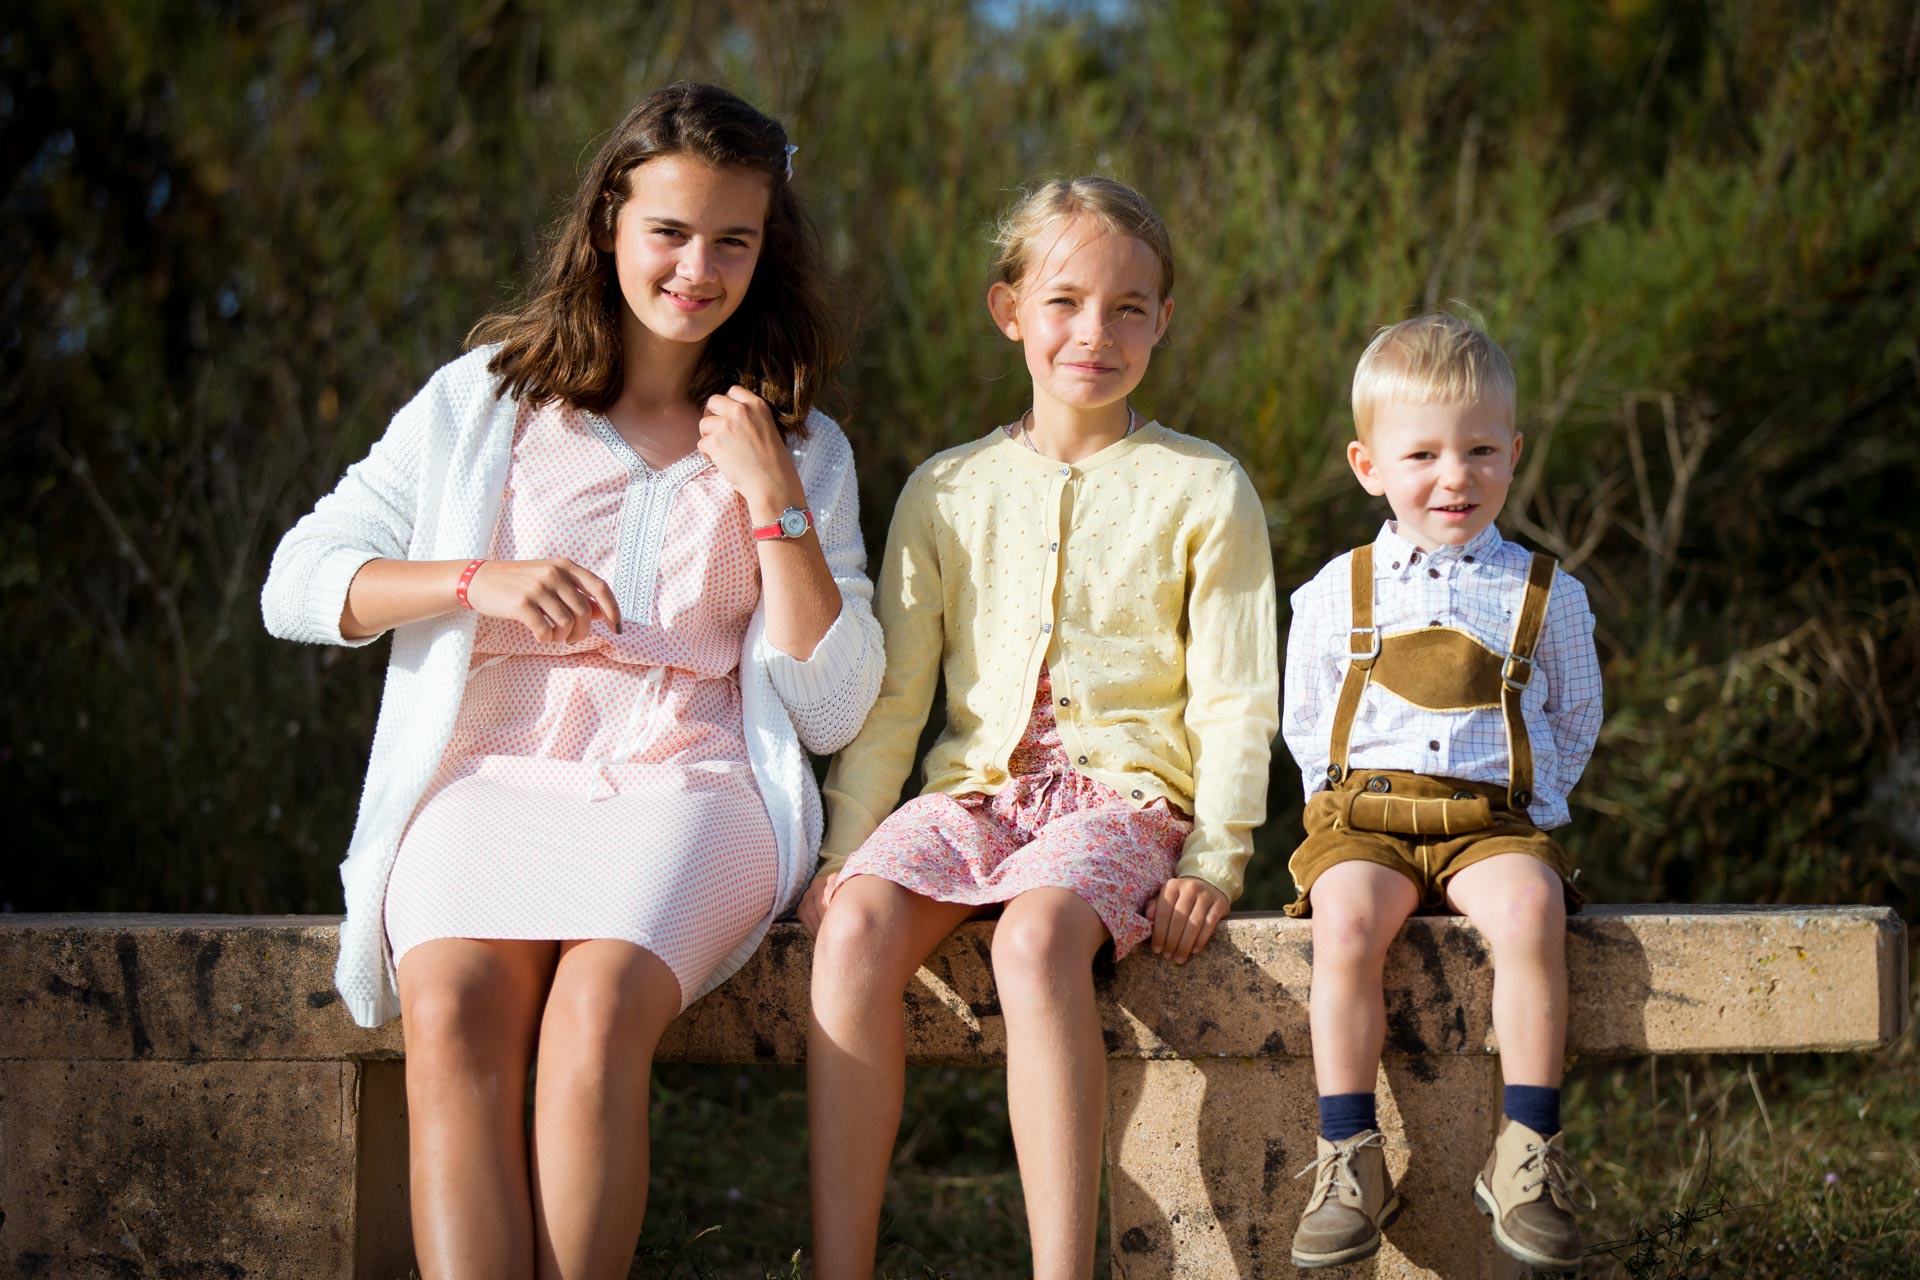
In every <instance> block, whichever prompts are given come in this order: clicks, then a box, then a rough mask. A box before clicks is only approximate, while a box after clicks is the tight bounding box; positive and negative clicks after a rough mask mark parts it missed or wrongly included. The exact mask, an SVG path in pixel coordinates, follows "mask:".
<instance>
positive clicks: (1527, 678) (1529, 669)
mask: <svg viewBox="0 0 1920 1280" xmlns="http://www.w3.org/2000/svg"><path fill="white" fill-rule="evenodd" d="M1517 667H1525V668H1526V670H1525V671H1521V670H1518V669H1517ZM1500 683H1501V684H1503V685H1505V686H1507V688H1509V689H1511V690H1513V691H1514V692H1515V693H1519V692H1520V691H1521V690H1522V689H1524V688H1526V687H1527V686H1528V685H1530V684H1532V683H1533V659H1532V658H1523V657H1521V656H1520V655H1519V654H1517V653H1510V654H1508V655H1507V659H1506V661H1505V662H1502V663H1501V664H1500Z"/></svg>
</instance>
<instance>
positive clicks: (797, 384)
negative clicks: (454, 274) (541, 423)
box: [467, 80, 846, 436]
mask: <svg viewBox="0 0 1920 1280" xmlns="http://www.w3.org/2000/svg"><path fill="white" fill-rule="evenodd" d="M667 155H688V156H694V157H697V158H698V159H701V160H704V161H706V162H707V163H709V164H716V165H738V166H740V167H742V168H746V169H753V170H756V171H758V172H761V173H765V174H766V175H767V176H768V177H769V178H771V179H772V181H773V189H772V192H771V194H770V198H769V199H768V202H767V221H766V227H765V240H764V242H763V247H762V249H761V253H760V259H759V261H758V262H757V263H756V264H755V266H754V271H753V280H752V283H751V284H749V285H748V287H747V294H746V296H745V297H744V298H742V299H741V300H740V305H739V307H738V308H737V309H736V310H735V311H734V313H733V314H732V315H731V316H729V317H727V320H726V323H724V324H722V325H721V326H720V327H719V328H718V329H717V330H715V331H714V334H713V337H712V338H711V339H710V340H709V341H708V343H707V348H706V350H705V351H704V352H703V353H702V355H701V358H700V363H699V365H698V366H697V367H696V368H695V369H694V372H693V379H692V382H691V384H690V385H689V386H688V387H687V394H688V395H689V396H690V397H691V398H692V399H693V400H694V401H695V402H696V403H698V402H700V401H703V400H705V399H706V398H707V397H708V396H711V395H718V394H721V393H723V392H725V391H726V389H727V388H728V387H730V386H733V385H734V384H735V383H738V384H740V385H741V386H744V387H746V388H747V389H749V390H750V391H752V392H754V393H755V394H756V395H758V396H760V398H761V399H763V400H765V401H766V402H767V403H768V404H769V405H770V406H772V408H773V412H774V417H775V419H776V420H777V421H778V422H779V424H780V429H781V431H782V432H784V433H786V434H789V435H795V434H797V435H802V436H804V435H805V434H806V421H807V414H808V413H809V412H810V411H811V410H812V408H813V406H814V404H815V403H816V402H817V401H818V399H819V397H820V394H821V392H822V390H823V389H824V388H825V386H826V385H827V383H828V382H829V380H830V379H831V377H832V374H833V371H834V369H835V368H836V367H837V366H838V365H839V363H840V360H841V358H842V356H843V355H844V353H845V345H846V339H845V334H844V330H843V328H842V325H841V320H840V315H841V311H842V307H841V306H840V299H839V298H838V296H836V291H835V290H834V288H833V286H832V283H831V281H830V280H829V279H828V277H827V274H826V268H825V264H824V260H823V254H822V252H821V248H820V238H819V235H818V233H817V232H816V231H815V230H814V227H813V222H812V220H811V219H809V218H808V217H807V213H806V210H805V208H803V207H802V205H801V203H800V197H799V196H798V195H797V194H796V193H795V192H794V189H793V183H792V181H791V180H790V179H789V178H788V176H787V175H788V152H787V131H786V129H785V128H784V127H782V125H781V124H780V122H779V121H777V120H774V119H773V118H771V117H769V116H766V115H763V114H761V113H760V112H759V111H756V110H755V109H754V108H753V107H751V106H749V105H748V104H747V103H746V102H744V101H742V100H741V99H740V98H738V97H736V96H735V95H734V94H732V93H729V92H727V90H725V89H722V88H719V87H718V86H715V85H710V84H696V83H693V82H692V81H686V80H682V81H679V82H677V83H674V84H670V85H667V86H666V87H665V88H661V89H656V90H654V91H653V92H652V93H650V94H648V95H647V96H646V97H645V98H643V99H641V101H640V103H639V104H638V105H637V106H635V107H634V108H633V110H631V111H629V112H628V113H627V117H626V119H624V120H622V121H621V122H620V124H619V126H618V127H617V128H616V129H614V131H613V133H612V134H611V135H610V136H609V137H608V138H607V141H606V142H605V144H604V145H602V146H601V148H600V152H599V154H598V155H596V156H594V158H593V163H592V164H591V165H589V166H588V167H587V171H586V174H585V176H584V177H583V178H582V180H581V182H580V188H579V190H578V191H576V192H575V193H574V197H573V200H572V201H571V203H570V204H569V205H568V206H567V209H566V211H565V212H564V213H562V214H561V216H560V218H559V219H558V221H557V222H556V223H555V224H554V229H553V234H552V238H551V241H550V243H549V244H548V246H547V250H546V253H545V256H544V257H543V259H542V261H541V263H540V266H539V268H538V271H537V272H536V275H535V284H534V287H533V289H532V290H531V291H530V292H531V298H530V300H529V301H527V302H526V304H525V305H524V306H522V307H521V308H520V309H519V310H517V311H505V312H498V313H495V314H493V315H490V316H487V317H486V318H485V319H483V320H481V321H480V323H479V324H477V325H475V326H474V327H473V331H472V332H471V333H469V334H468V335H467V345H468V346H478V345H481V344H483V343H488V342H498V343H499V344H500V350H499V351H498V352H497V353H496V354H495V355H494V357H493V359H492V361H490V362H489V363H488V365H487V368H488V370H489V371H490V372H492V373H493V374H495V375H496V376H498V377H499V378H500V379H501V380H502V383H503V388H504V391H505V392H506V393H507V394H510V395H513V396H515V397H518V398H521V399H525V400H529V401H531V402H533V403H536V404H544V403H546V402H548V401H551V400H561V401H564V402H566V403H568V404H571V405H575V406H577V407H579V408H582V409H592V410H594V411H596V412H599V411H604V410H605V409H607V408H608V407H610V406H611V405H612V404H613V402H614V401H615V400H617V399H619V397H620V389H621V387H622V386H623V385H624V382H625V372H624V370H623V369H622V367H621V365H622V359H623V356H622V350H621V345H620V323H619V314H620V313H619V308H620V307H621V306H622V305H624V304H623V302H622V299H621V295H620V282H619V279H618V277H617V276H616V274H615V271H614V264H613V254H612V253H611V252H608V251H605V250H602V249H599V248H596V247H595V245H594V229H595V219H596V218H598V219H601V220H602V221H601V223H600V225H601V226H604V227H606V228H608V229H611V228H612V227H613V226H614V224H615V221H616V220H617V219H618V217H619V213H620V209H621V206H623V205H624V204H625V203H626V201H627V198H628V195H629V189H628V187H629V181H628V180H629V175H630V174H631V173H632V172H633V170H635V169H636V168H638V167H639V166H641V165H643V164H645V163H647V161H649V160H652V159H655V158H656V157H659V156H667Z"/></svg>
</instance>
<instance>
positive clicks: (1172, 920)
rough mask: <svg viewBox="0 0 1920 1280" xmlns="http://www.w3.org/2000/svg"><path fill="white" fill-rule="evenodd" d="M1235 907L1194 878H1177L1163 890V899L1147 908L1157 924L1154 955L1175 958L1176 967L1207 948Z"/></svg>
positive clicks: (1154, 925)
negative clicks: (1217, 929)
mask: <svg viewBox="0 0 1920 1280" xmlns="http://www.w3.org/2000/svg"><path fill="white" fill-rule="evenodd" d="M1232 907H1233V904H1232V903H1231V902H1229V901H1228V900H1227V895H1226V894H1224V893H1222V892H1220V890H1218V889H1216V888H1214V887H1213V886H1212V885H1210V884H1208V883H1207V882H1206V881H1205V880H1201V879H1198V878H1197V877H1194V876H1175V877H1174V878H1173V879H1171V880H1169V881H1167V882H1166V884H1165V885H1163V886H1161V889H1160V896H1158V897H1157V898H1155V899H1154V900H1153V901H1152V902H1149V903H1148V904H1147V919H1148V920H1149V921H1151V922H1152V924H1153V936H1152V939H1151V942H1152V945H1153V954H1155V955H1157V956H1171V957H1172V958H1173V962H1174V963H1175V964H1185V963H1186V962H1187V957H1188V956H1190V955H1192V954H1193V953H1194V952H1196V951H1198V950H1199V949H1200V948H1202V947H1204V946H1206V945H1207V939H1209V938H1211V937H1213V929H1214V926H1215V925H1217V924H1219V923H1220V922H1221V921H1222V920H1225V919H1226V918H1227V912H1228V911H1230V910H1232Z"/></svg>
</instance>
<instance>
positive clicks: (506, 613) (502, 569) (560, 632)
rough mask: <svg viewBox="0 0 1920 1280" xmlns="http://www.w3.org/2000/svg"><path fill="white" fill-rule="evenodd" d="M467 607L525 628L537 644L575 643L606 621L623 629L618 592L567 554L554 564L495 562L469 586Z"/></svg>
mask: <svg viewBox="0 0 1920 1280" xmlns="http://www.w3.org/2000/svg"><path fill="white" fill-rule="evenodd" d="M467 603H469V604H471V605H472V606H473V608H474V612H476V613H484V614H485V615H487V616H488V617H489V618H507V619H511V620H512V621H515V622H520V623H523V624H525V626H526V628H527V630H529V631H531V632H533V638H534V639H535V640H539V641H542V642H544V643H547V644H574V643H577V642H578V641H581V640H585V639H586V638H587V636H588V634H590V633H591V632H592V630H593V620H594V619H595V618H596V617H598V618H604V619H606V622H607V625H608V626H610V627H612V628H613V629H614V631H615V632H618V631H619V630H620V604H619V602H618V601H616V600H615V599H614V598H613V588H612V587H609V586H608V585H607V584H606V583H605V582H603V581H601V580H600V579H599V578H598V577H596V576H595V575H593V574H591V573H589V572H587V571H586V570H585V569H582V568H581V567H580V566H579V565H577V564H575V563H574V562H573V561H571V560H569V559H567V558H566V557H565V556H558V557H555V558H554V559H552V560H489V561H487V562H486V563H485V564H483V565H481V566H480V568H479V570H478V571H476V572H475V573H474V575H473V580H472V581H471V582H469V583H467Z"/></svg>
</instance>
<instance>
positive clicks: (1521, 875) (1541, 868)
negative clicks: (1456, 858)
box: [1447, 853, 1567, 1136]
mask: <svg viewBox="0 0 1920 1280" xmlns="http://www.w3.org/2000/svg"><path fill="white" fill-rule="evenodd" d="M1447 901H1448V902H1450V903H1452V904H1453V907H1454V909H1455V910H1456V911H1458V912H1460V913H1461V914H1462V915H1464V916H1466V918H1467V919H1468V920H1470V921H1472V922H1473V927H1474V928H1476V929H1478V930H1479V931H1480V932H1481V934H1483V935H1484V936H1485V937H1486V939H1487V941H1488V943H1490V944H1491V945H1492V947H1493V1034H1494V1035H1495V1036H1496V1037H1497V1038H1498V1039H1499V1041H1500V1075H1501V1077H1502V1079H1504V1080H1505V1081H1506V1083H1508V1084H1531V1085H1540V1086H1542V1087H1545V1088H1549V1089H1557V1088H1559V1087H1560V1077H1561V1075H1562V1074H1563V1073H1564V1071H1565V1070H1566V1048H1567V903H1566V896H1565V890H1563V889H1562V888H1561V886H1560V876H1559V874H1558V873H1557V872H1555V871H1554V869H1553V868H1552V867H1549V866H1548V865H1547V864H1546V863H1544V862H1542V861H1540V860H1539V859H1538V858H1533V857H1529V856H1528V855H1526V854H1524V853H1503V854H1496V855H1495V856H1493V857H1491V858H1488V859H1487V860H1486V861H1484V862H1476V863H1474V864H1473V865H1472V866H1470V867H1468V868H1466V869H1465V870H1463V871H1460V872H1458V873H1457V874H1456V875H1454V877H1453V878H1452V879H1451V880H1449V881H1448V882H1447ZM1548 1136H1551V1135H1548Z"/></svg>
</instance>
